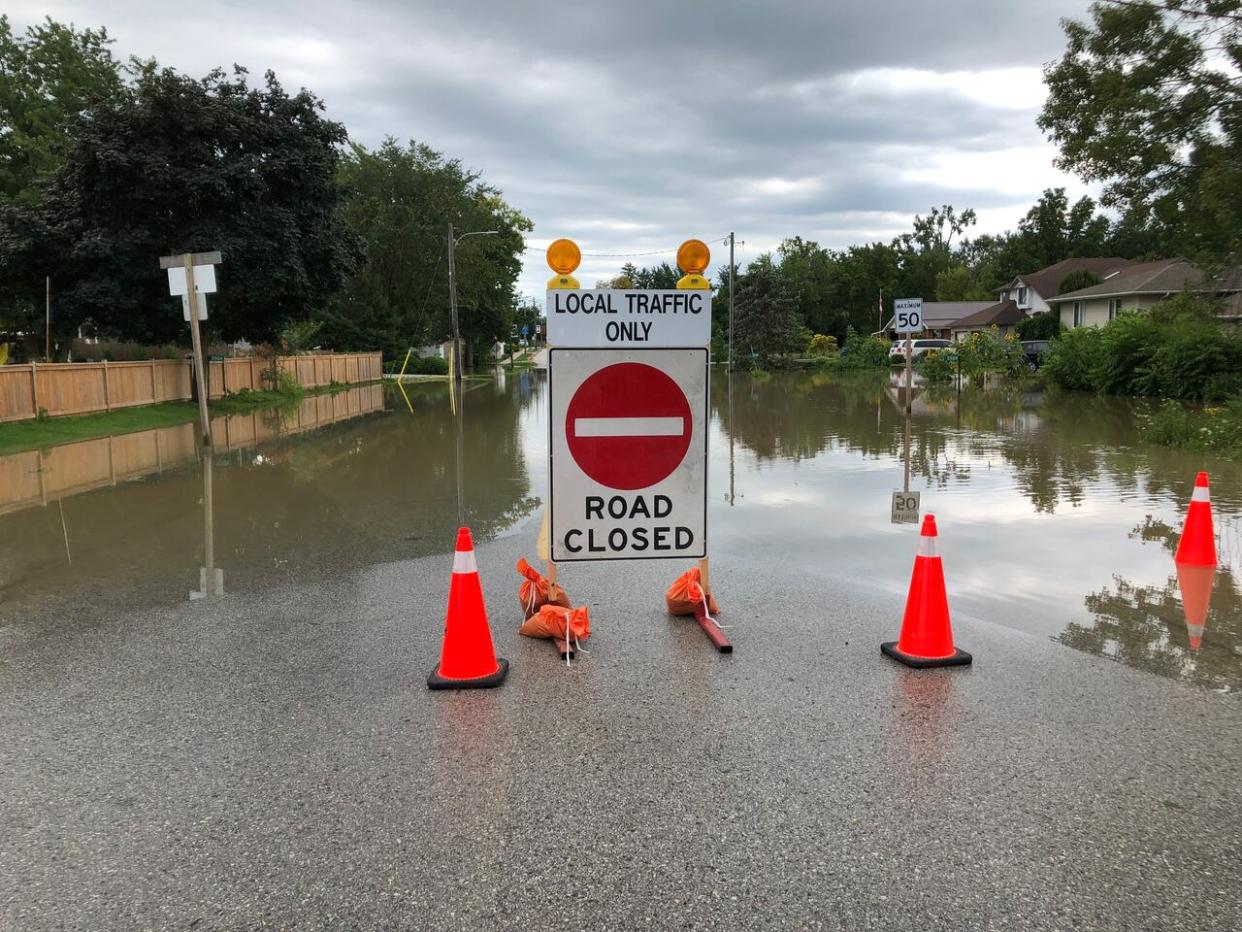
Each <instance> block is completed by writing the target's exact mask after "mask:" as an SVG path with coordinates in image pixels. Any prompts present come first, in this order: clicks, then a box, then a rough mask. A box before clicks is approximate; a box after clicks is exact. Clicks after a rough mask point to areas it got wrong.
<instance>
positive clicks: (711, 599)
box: [664, 566, 720, 615]
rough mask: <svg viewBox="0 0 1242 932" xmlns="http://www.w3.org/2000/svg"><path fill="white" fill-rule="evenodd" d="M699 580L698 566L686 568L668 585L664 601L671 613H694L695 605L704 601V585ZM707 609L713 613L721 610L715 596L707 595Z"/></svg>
mask: <svg viewBox="0 0 1242 932" xmlns="http://www.w3.org/2000/svg"><path fill="white" fill-rule="evenodd" d="M699 580H700V576H699V568H698V567H697V566H696V567H694V568H693V569H688V570H686V571H685V572H684V573H682V574H681V575H680V576H678V577H677V579H676V580H675V581H674V582H673V584H672V585H671V586H669V587H668V592H666V593H664V601H665V603H666V604H667V605H668V613H669V614H670V615H693V614H694V607H695V606H696V605H699V604H701V603H702V602H703V586H702V585H701V584H700V582H699ZM707 610H708V612H710V613H711V614H713V615H715V614H716V613H717V612H718V611H720V608H719V607H718V606H717V605H716V597H715V596H712V595H709V596H708V597H707Z"/></svg>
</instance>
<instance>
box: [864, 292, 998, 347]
mask: <svg viewBox="0 0 1242 932" xmlns="http://www.w3.org/2000/svg"><path fill="white" fill-rule="evenodd" d="M991 306H992V302H991V301H924V302H923V332H922V333H920V334H919V336H920V337H922V338H923V339H941V340H949V339H952V333H951V332H950V327H952V325H953V324H954V323H955V322H956V321H957V320H959V319H960V318H962V317H966V316H968V315H970V314H976V313H978V312H979V311H982V310H983V309H984V308H988V307H991ZM892 326H893V319H892V318H890V319H889V321H888V323H887V324H885V325H884V330H886V331H889V330H891V329H892ZM895 338H896V337H895Z"/></svg>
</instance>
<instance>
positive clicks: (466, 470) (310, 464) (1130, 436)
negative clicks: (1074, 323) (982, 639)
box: [0, 371, 1242, 691]
mask: <svg viewBox="0 0 1242 932" xmlns="http://www.w3.org/2000/svg"><path fill="white" fill-rule="evenodd" d="M899 378H900V376H898V375H895V374H894V375H892V376H889V375H887V374H883V375H877V376H873V377H860V378H848V379H846V378H841V377H834V376H828V375H825V374H812V373H795V374H785V375H780V374H778V375H774V376H771V377H766V378H764V377H761V378H754V377H751V376H750V375H748V374H738V375H735V376H734V377H733V378H732V380H731V381H730V379H729V378H728V377H727V376H725V375H724V374H723V373H721V372H719V371H718V372H717V373H716V374H715V375H714V376H713V381H712V387H711V407H712V412H711V413H712V418H711V430H710V458H711V461H710V468H709V476H710V480H709V481H710V487H709V515H708V527H709V532H708V533H709V541H710V548H711V550H712V552H723V553H726V554H730V555H739V554H745V553H746V552H747V550H748V549H750V548H760V547H762V548H774V549H775V550H776V551H778V552H785V553H789V554H791V562H790V566H789V572H790V573H791V574H792V573H799V572H814V573H815V574H817V575H818V576H820V577H822V578H824V579H826V580H829V581H830V585H829V588H828V591H827V592H826V600H828V601H830V600H831V586H841V587H847V586H848V587H852V588H853V589H855V590H873V591H882V592H887V593H895V594H900V593H904V591H905V588H906V586H907V585H908V581H909V574H910V568H911V564H912V561H913V555H914V553H915V550H916V546H917V545H916V541H915V536H916V535H917V533H918V531H917V527H916V526H914V525H897V524H893V523H891V518H890V503H891V494H892V492H893V491H894V490H900V489H902V488H903V487H904V486H906V485H907V484H908V487H909V489H910V490H911V491H918V492H919V493H920V494H921V497H922V511H923V513H927V512H934V513H935V514H936V516H937V522H938V524H939V527H940V541H939V544H940V552H941V554H942V555H943V557H944V562H945V570H946V575H947V578H948V586H949V593H950V604H951V607H952V609H953V611H954V612H955V613H967V614H969V615H971V616H974V617H977V618H981V619H984V620H987V621H991V622H994V623H996V624H1000V625H1007V626H1011V627H1015V628H1019V629H1021V630H1024V631H1027V632H1031V633H1034V634H1036V635H1039V636H1043V637H1048V638H1052V639H1055V640H1056V641H1059V642H1060V643H1062V644H1064V645H1065V646H1066V649H1075V650H1081V651H1087V652H1090V653H1093V654H1098V655H1101V656H1105V657H1109V658H1112V659H1114V660H1116V661H1118V662H1120V663H1124V664H1127V665H1129V666H1132V667H1135V668H1138V669H1141V670H1145V671H1147V672H1149V673H1152V674H1156V675H1159V676H1164V677H1170V678H1174V679H1179V680H1183V681H1185V682H1188V683H1191V684H1194V685H1196V686H1199V687H1202V688H1205V689H1211V690H1219V691H1231V690H1238V689H1239V688H1242V464H1240V463H1233V462H1228V461H1220V460H1215V459H1213V458H1211V457H1205V456H1202V455H1198V454H1189V453H1184V452H1180V451H1171V450H1167V449H1164V448H1160V447H1153V446H1149V445H1146V444H1143V443H1142V442H1141V441H1140V440H1139V438H1138V430H1137V419H1138V417H1139V416H1140V413H1141V410H1142V409H1141V407H1139V406H1137V405H1136V404H1135V403H1133V402H1131V401H1129V400H1127V399H1117V398H1097V397H1093V396H1088V395H1079V394H1067V393H1053V392H1049V393H1044V392H1042V391H1039V390H1031V389H1029V388H1026V389H1019V388H1014V387H1005V386H999V387H994V388H990V389H988V390H983V389H981V388H976V387H966V388H963V389H962V390H960V391H959V390H958V389H957V388H956V387H953V386H945V387H927V386H923V385H920V384H917V383H916V385H915V387H914V389H913V396H912V412H911V416H910V419H909V423H908V429H907V420H906V416H905V396H906V390H905V388H904V386H903V385H902V384H901V383H900V382H899ZM460 400H461V402H462V403H463V406H462V409H461V410H462V416H461V423H462V424H463V432H462V435H461V437H460V440H459V439H458V437H457V432H456V430H455V425H456V423H457V419H456V417H455V414H454V411H455V409H456V401H457V400H456V399H452V398H450V393H449V390H448V386H447V384H446V383H442V382H428V383H421V384H415V385H413V386H407V387H406V388H405V390H404V393H402V392H401V391H400V390H398V389H395V388H394V387H392V386H379V385H373V386H364V387H360V388H354V389H350V390H348V391H345V392H341V393H339V394H337V395H322V396H316V397H314V398H307V399H305V401H304V402H302V404H301V405H298V406H295V407H293V408H289V409H283V410H271V411H263V412H258V413H255V414H247V415H238V416H234V417H229V418H219V419H217V420H216V422H215V424H214V427H213V431H214V436H215V438H216V446H215V451H214V453H213V454H212V455H211V456H203V455H202V453H201V451H199V450H198V449H197V448H196V446H195V439H194V434H195V428H194V425H193V424H187V425H182V426H179V427H172V428H165V429H161V430H155V431H146V432H142V433H137V434H127V435H123V436H118V437H113V438H103V439H101V440H92V441H84V442H81V443H75V444H68V445H65V446H61V447H55V448H50V449H46V450H37V451H30V452H27V453H17V454H13V455H10V456H5V457H0V645H2V644H3V643H4V636H5V635H6V634H10V635H12V634H16V633H19V632H24V633H25V634H26V635H28V636H29V635H34V636H37V633H38V628H39V626H40V625H47V624H73V625H93V624H108V623H110V619H115V618H116V617H117V616H118V615H119V614H120V613H122V612H124V611H126V610H127V609H129V608H133V607H137V606H152V605H158V604H162V603H169V602H172V601H177V600H185V599H187V598H189V599H211V598H214V597H216V596H218V595H221V594H230V595H232V596H236V595H239V594H240V595H241V596H242V597H244V594H245V593H246V592H248V591H256V590H257V589H258V588H259V587H265V586H271V585H274V584H286V583H293V584H297V583H298V582H300V581H311V580H320V579H323V578H339V579H340V581H341V584H342V585H347V584H349V582H350V580H351V579H352V577H353V575H354V574H356V573H357V572H358V571H359V570H360V569H361V568H363V567H366V566H368V565H371V564H376V563H385V562H391V561H396V560H402V559H408V558H411V557H415V556H422V555H425V554H428V553H436V552H445V551H448V550H450V549H451V547H452V544H453V540H454V535H453V530H454V528H455V527H456V526H457V523H458V521H459V520H464V521H465V522H466V523H468V524H469V525H470V526H471V528H472V529H473V531H474V534H475V537H476V539H488V538H490V537H495V536H497V535H504V534H513V533H519V532H529V531H532V530H533V529H534V528H535V527H537V525H538V522H539V520H540V515H541V513H542V505H543V503H544V500H545V498H546V494H547V492H546V484H547V462H546V457H547V416H548V400H547V393H546V382H545V380H544V378H543V376H542V375H541V374H540V373H538V372H532V371H520V372H517V373H504V372H501V373H499V374H498V376H497V378H496V379H495V380H494V381H473V382H470V383H468V385H467V390H466V392H465V395H464V398H463V399H460ZM459 451H460V458H459ZM907 451H908V460H907V456H906V454H907ZM907 462H908V464H909V469H908V477H907V473H906V463H907ZM1200 469H1206V470H1208V471H1210V472H1211V474H1212V497H1213V508H1214V511H1215V517H1216V530H1217V535H1218V549H1219V552H1220V561H1221V568H1220V570H1219V571H1218V572H1216V573H1215V574H1214V577H1212V576H1207V577H1206V578H1194V577H1193V575H1191V576H1188V575H1187V574H1183V577H1182V578H1181V579H1180V580H1179V577H1178V574H1177V571H1176V569H1175V567H1174V565H1173V550H1174V548H1175V546H1176V542H1177V536H1178V532H1179V530H1180V523H1181V515H1182V514H1183V513H1184V509H1185V506H1186V503H1187V502H1188V501H1189V498H1190V493H1191V488H1192V486H1193V482H1194V477H1195V473H1196V472H1197V471H1198V470H1200ZM531 556H532V558H533V556H534V554H533V553H532V554H531ZM729 559H730V563H731V564H733V565H732V570H733V572H732V573H731V575H730V577H729V583H728V584H729V585H739V584H741V585H770V586H772V587H773V599H774V600H776V601H778V600H779V580H751V581H749V582H748V581H747V580H746V578H745V565H744V561H742V560H740V559H735V558H732V557H730V558H729ZM1208 586H1211V587H1212V589H1211V593H1210V603H1209V608H1208V611H1207V614H1206V617H1199V616H1201V614H1202V613H1201V610H1200V609H1196V606H1197V605H1198V606H1201V605H1202V602H1203V600H1204V598H1205V597H1207V593H1208V590H1207V587H1208ZM718 587H719V588H721V589H722V590H723V591H727V586H726V585H725V584H722V583H721V582H720V581H719V580H718ZM1186 606H1189V607H1190V609H1191V615H1192V617H1191V618H1189V619H1188V618H1187V613H1186ZM824 623H825V625H826V626H830V625H831V618H830V614H829V615H826V617H825V622H824ZM896 623H897V621H896V619H895V621H894V624H895V625H896ZM1200 625H1201V627H1200ZM891 633H893V634H895V628H894V632H891ZM966 646H967V647H969V645H966Z"/></svg>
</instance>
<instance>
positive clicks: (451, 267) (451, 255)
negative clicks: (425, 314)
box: [448, 223, 500, 382]
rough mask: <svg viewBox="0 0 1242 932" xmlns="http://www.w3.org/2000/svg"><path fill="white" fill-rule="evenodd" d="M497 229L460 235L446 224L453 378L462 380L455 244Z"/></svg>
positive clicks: (492, 232)
mask: <svg viewBox="0 0 1242 932" xmlns="http://www.w3.org/2000/svg"><path fill="white" fill-rule="evenodd" d="M499 232H500V231H499V230H472V231H470V232H469V233H463V234H461V236H456V237H455V236H454V235H453V224H451V223H450V224H449V225H448V279H449V316H450V318H451V319H452V321H453V378H454V379H455V380H456V381H458V382H460V381H461V380H462V372H463V369H462V362H461V325H460V323H459V321H458V314H457V244H458V243H460V242H461V241H462V240H464V239H465V238H466V237H467V236H495V235H496V234H497V233H499Z"/></svg>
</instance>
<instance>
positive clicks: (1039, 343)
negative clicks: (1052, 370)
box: [1022, 340, 1048, 372]
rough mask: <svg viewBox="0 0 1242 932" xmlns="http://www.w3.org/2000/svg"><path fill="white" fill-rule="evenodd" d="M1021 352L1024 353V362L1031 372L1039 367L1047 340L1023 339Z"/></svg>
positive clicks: (1046, 349) (1046, 350)
mask: <svg viewBox="0 0 1242 932" xmlns="http://www.w3.org/2000/svg"><path fill="white" fill-rule="evenodd" d="M1022 352H1023V353H1025V354H1026V364H1027V366H1028V367H1029V368H1030V370H1031V371H1032V372H1034V371H1035V370H1036V369H1038V368H1039V367H1040V365H1041V364H1042V363H1043V360H1044V354H1045V353H1047V352H1048V341H1047V340H1023V341H1022Z"/></svg>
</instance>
